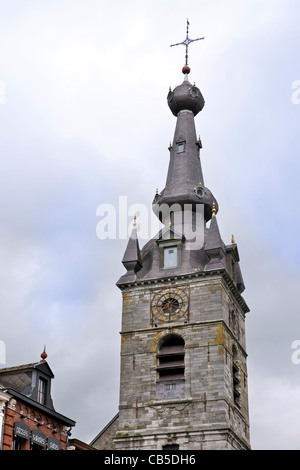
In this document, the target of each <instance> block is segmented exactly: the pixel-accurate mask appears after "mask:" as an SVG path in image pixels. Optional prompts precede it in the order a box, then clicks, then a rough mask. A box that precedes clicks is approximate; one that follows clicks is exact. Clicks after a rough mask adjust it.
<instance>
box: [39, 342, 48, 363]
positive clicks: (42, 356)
mask: <svg viewBox="0 0 300 470" xmlns="http://www.w3.org/2000/svg"><path fill="white" fill-rule="evenodd" d="M41 358H42V360H41V361H40V362H45V361H46V359H47V353H46V346H44V351H43V352H42V354H41Z"/></svg>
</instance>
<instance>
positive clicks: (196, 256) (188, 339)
mask: <svg viewBox="0 0 300 470" xmlns="http://www.w3.org/2000/svg"><path fill="white" fill-rule="evenodd" d="M189 42H192V40H190V39H189V38H188V30H187V37H186V40H185V41H184V42H183V43H182V44H184V45H185V46H186V50H187V47H188V44H189ZM182 72H183V75H184V79H183V82H182V83H181V84H180V85H179V86H177V87H176V88H175V89H174V90H171V89H170V90H169V93H168V96H167V102H168V105H169V108H170V110H171V112H172V114H173V115H174V116H176V126H175V132H174V138H173V143H172V144H171V145H170V148H169V159H170V160H169V169H168V174H167V178H166V185H165V188H164V189H163V190H162V191H160V192H158V191H157V193H156V194H155V197H154V201H153V206H152V208H153V210H154V212H155V214H156V215H157V217H159V219H160V221H161V222H162V225H163V226H164V228H162V230H160V231H159V233H158V234H157V235H156V236H155V237H154V238H153V239H151V240H150V241H149V242H148V243H146V245H145V246H144V247H143V249H140V246H139V242H138V234H137V227H136V224H134V226H133V231H132V235H131V237H130V239H129V241H128V245H127V248H126V251H125V254H124V257H123V260H122V262H123V265H124V267H125V268H126V273H125V274H124V275H123V276H122V277H121V278H120V279H119V281H118V283H117V286H118V287H119V289H120V290H121V292H122V297H123V310H122V326H121V373H120V401H119V415H118V418H117V421H115V424H114V425H115V432H114V436H113V437H112V441H111V446H113V447H114V448H116V449H122V450H123V449H153V450H160V449H180V450H196V449H203V450H206V449H208V450H209V449H212V450H214V449H249V448H250V442H249V418H248V391H247V380H248V376H247V366H246V358H247V354H246V342H245V315H246V313H247V312H248V311H249V309H248V307H247V305H246V303H245V301H244V299H243V297H242V295H241V294H242V292H243V290H244V282H243V278H242V274H241V269H240V263H239V261H240V258H239V252H238V247H237V245H236V243H235V241H234V239H232V240H231V243H229V244H225V243H224V242H223V240H222V237H221V235H220V231H219V226H218V222H217V213H218V204H217V201H216V199H215V197H214V196H213V194H212V193H211V191H210V190H209V189H208V187H207V186H206V185H205V182H204V178H203V173H202V168H201V160H200V149H201V148H202V145H201V141H200V139H199V138H197V135H196V129H195V117H196V115H197V114H198V113H199V112H200V111H201V110H202V109H203V107H204V99H203V96H202V94H201V92H200V90H199V88H198V87H196V85H195V84H192V83H190V81H189V74H190V68H189V66H188V64H187V54H186V64H185V66H184V67H183V69H182ZM168 209H169V210H168Z"/></svg>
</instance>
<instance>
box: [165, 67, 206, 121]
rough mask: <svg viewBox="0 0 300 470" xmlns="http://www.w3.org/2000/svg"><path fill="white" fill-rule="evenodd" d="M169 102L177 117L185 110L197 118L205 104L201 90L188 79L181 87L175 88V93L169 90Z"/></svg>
mask: <svg viewBox="0 0 300 470" xmlns="http://www.w3.org/2000/svg"><path fill="white" fill-rule="evenodd" d="M186 76H187V75H186ZM167 100H168V105H169V108H170V110H171V111H172V113H173V114H174V116H177V115H178V113H179V111H182V110H184V109H188V110H189V111H192V112H193V114H194V116H196V115H197V114H198V113H199V111H201V110H202V109H203V106H204V104H205V101H204V98H203V96H202V94H201V91H200V90H199V88H197V87H196V86H195V85H192V84H191V83H190V82H189V81H188V80H187V78H185V79H184V81H183V83H182V84H181V85H179V86H177V87H176V88H174V90H173V91H172V90H171V89H170V90H169V93H168V96H167Z"/></svg>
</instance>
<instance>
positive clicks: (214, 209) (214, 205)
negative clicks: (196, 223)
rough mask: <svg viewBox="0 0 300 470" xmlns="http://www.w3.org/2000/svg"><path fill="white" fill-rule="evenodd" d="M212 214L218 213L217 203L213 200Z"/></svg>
mask: <svg viewBox="0 0 300 470" xmlns="http://www.w3.org/2000/svg"><path fill="white" fill-rule="evenodd" d="M212 215H216V204H215V201H213V206H212Z"/></svg>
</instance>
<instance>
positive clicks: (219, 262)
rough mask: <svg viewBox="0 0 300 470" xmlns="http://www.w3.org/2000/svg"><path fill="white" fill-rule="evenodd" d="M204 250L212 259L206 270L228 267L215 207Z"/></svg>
mask: <svg viewBox="0 0 300 470" xmlns="http://www.w3.org/2000/svg"><path fill="white" fill-rule="evenodd" d="M204 251H205V253H206V254H207V256H208V257H209V259H210V261H209V263H208V264H207V265H206V266H205V271H210V270H212V269H223V268H224V267H226V266H225V264H224V260H223V258H224V256H225V246H224V243H223V241H222V238H221V235H220V231H219V226H218V222H217V217H216V215H215V210H214V209H213V216H212V219H211V222H210V227H209V230H208V235H207V238H206V242H205V245H204Z"/></svg>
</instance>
